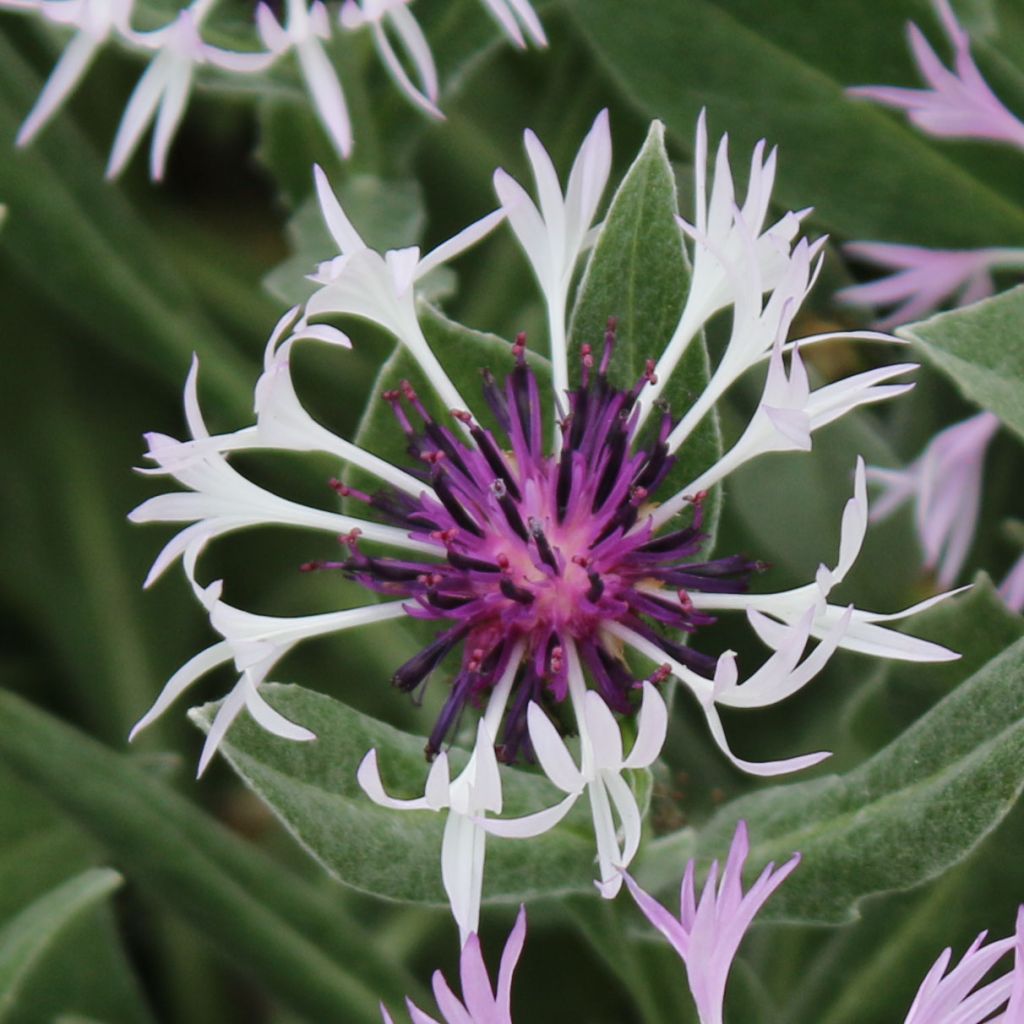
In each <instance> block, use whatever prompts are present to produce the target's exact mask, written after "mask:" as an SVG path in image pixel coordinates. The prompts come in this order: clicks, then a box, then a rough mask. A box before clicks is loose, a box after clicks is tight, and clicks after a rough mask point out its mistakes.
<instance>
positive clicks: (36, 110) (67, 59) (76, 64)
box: [15, 32, 100, 146]
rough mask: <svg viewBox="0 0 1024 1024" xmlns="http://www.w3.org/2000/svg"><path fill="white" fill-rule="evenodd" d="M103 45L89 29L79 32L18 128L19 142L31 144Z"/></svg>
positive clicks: (17, 139)
mask: <svg viewBox="0 0 1024 1024" xmlns="http://www.w3.org/2000/svg"><path fill="white" fill-rule="evenodd" d="M99 46H100V41H99V40H98V39H94V38H93V37H92V36H90V35H89V34H88V33H87V32H79V33H78V34H77V35H76V36H75V37H74V39H72V40H71V42H70V43H68V45H67V48H66V49H65V50H64V52H63V53H62V54H61V56H60V60H59V61H57V64H56V66H55V67H54V69H53V71H52V72H51V73H50V77H49V78H48V79H47V80H46V85H44V86H43V91H42V92H41V93H40V94H39V98H38V99H37V100H36V102H35V105H34V106H33V107H32V109H31V110H30V111H29V114H28V117H26V118H25V122H24V124H22V126H21V127H20V128H19V129H18V135H17V137H16V139H15V144H16V145H18V146H27V145H28V144H29V143H30V142H31V141H32V140H33V139H34V138H35V137H36V135H37V134H38V133H39V132H40V130H41V129H42V128H43V126H44V125H45V124H46V122H47V121H49V120H50V118H51V117H52V116H53V115H54V114H55V113H56V112H57V110H58V109H60V107H61V105H62V104H63V103H64V101H65V99H67V97H68V96H69V95H70V94H71V92H72V90H73V89H74V88H75V86H76V85H78V83H79V82H80V81H81V79H82V76H83V75H84V74H85V73H86V71H88V70H89V65H90V64H91V63H92V61H93V58H94V57H95V56H96V51H97V50H98V49H99Z"/></svg>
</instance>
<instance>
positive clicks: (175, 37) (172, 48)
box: [107, 0, 275, 181]
mask: <svg viewBox="0 0 1024 1024" xmlns="http://www.w3.org/2000/svg"><path fill="white" fill-rule="evenodd" d="M212 6H213V0H195V2H194V3H193V4H192V5H191V6H190V7H186V8H185V9H184V10H182V11H180V12H179V13H178V16H177V17H176V18H175V20H174V21H172V22H171V23H170V24H169V25H165V26H164V27H163V28H160V29H157V30H156V31H155V32H130V33H128V38H129V39H130V40H131V41H132V42H134V43H135V44H136V45H137V46H140V47H142V48H144V49H147V50H151V51H153V52H154V53H155V54H156V56H155V57H154V58H153V62H152V63H151V64H150V65H149V67H148V68H147V69H146V70H145V72H144V73H143V75H142V77H141V78H140V79H139V81H138V84H137V85H136V86H135V90H134V91H133V92H132V95H131V98H130V99H129V100H128V106H127V107H126V108H125V112H124V116H123V117H122V118H121V124H120V125H119V126H118V129H117V135H116V136H115V137H114V145H113V147H112V149H111V151H110V160H109V161H108V163H107V177H108V178H116V177H117V176H118V175H119V174H120V173H121V171H122V170H123V169H124V166H125V164H127V163H128V161H129V160H130V159H131V156H132V153H134V152H135V148H136V146H138V144H139V140H140V139H141V138H142V135H143V133H144V132H145V131H146V129H147V128H148V127H149V125H150V123H151V122H152V121H153V119H154V118H155V119H156V124H155V126H154V128H153V144H152V146H151V148H150V154H149V173H150V176H151V177H152V178H153V179H154V180H155V181H159V180H160V179H161V178H162V177H163V175H164V167H165V164H166V162H167V151H168V149H169V148H170V145H171V142H172V140H173V139H174V134H175V132H176V131H177V130H178V125H179V124H180V123H181V119H182V117H183V116H184V114H185V106H186V104H187V103H188V97H189V93H190V92H191V90H192V78H193V74H194V72H195V68H196V67H197V66H198V65H201V64H211V65H213V66H214V67H218V68H222V69H223V70H226V71H230V72H233V73H234V74H251V73H254V72H258V71H264V70H265V69H266V68H268V67H269V66H270V65H271V64H272V63H273V61H274V59H275V58H274V55H273V54H269V53H235V52H233V51H231V50H222V49H220V48H219V47H216V46H210V45H209V44H208V43H204V42H203V39H202V36H201V35H200V34H199V29H200V26H201V25H202V22H203V20H204V18H205V17H206V16H207V14H209V12H210V10H211V8H212Z"/></svg>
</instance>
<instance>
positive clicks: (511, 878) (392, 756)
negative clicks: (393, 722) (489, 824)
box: [192, 685, 593, 904]
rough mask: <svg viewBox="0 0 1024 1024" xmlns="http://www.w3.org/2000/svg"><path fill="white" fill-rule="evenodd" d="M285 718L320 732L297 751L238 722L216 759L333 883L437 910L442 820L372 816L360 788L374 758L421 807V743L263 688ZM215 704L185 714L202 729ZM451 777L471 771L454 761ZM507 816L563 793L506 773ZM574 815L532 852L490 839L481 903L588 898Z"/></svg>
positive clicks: (529, 845) (335, 708) (374, 811)
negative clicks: (360, 771) (366, 762)
mask: <svg viewBox="0 0 1024 1024" xmlns="http://www.w3.org/2000/svg"><path fill="white" fill-rule="evenodd" d="M262 692H263V693H265V694H266V695H267V696H268V697H269V699H270V701H271V703H272V704H273V705H274V706H275V707H276V708H277V709H278V710H279V711H280V712H281V713H282V714H283V715H285V716H286V717H287V718H290V719H291V720H293V721H296V722H301V723H302V724H303V725H304V726H306V728H308V729H311V730H312V731H313V732H314V733H316V736H317V739H316V740H315V741H314V742H311V743H293V742H289V741H287V740H282V739H280V738H278V737H276V736H273V735H271V734H269V733H267V732H264V731H263V730H261V729H260V728H259V727H258V726H256V725H255V724H254V723H252V722H251V721H249V720H248V719H245V720H242V721H239V722H238V723H236V724H235V725H234V726H233V728H232V730H231V732H230V734H229V735H228V737H227V739H226V740H225V741H224V743H223V744H222V745H221V748H220V749H221V750H222V751H223V753H224V754H225V755H226V757H227V758H228V760H229V761H230V763H231V765H232V767H233V768H234V769H235V771H236V772H238V774H239V775H240V776H241V777H242V779H243V780H244V781H245V782H246V784H247V785H249V786H251V787H252V789H254V790H255V791H256V792H257V793H258V794H259V795H260V797H261V798H262V799H263V800H265V801H266V802H267V803H268V804H269V805H270V806H271V808H272V809H273V810H274V813H275V814H276V815H277V816H278V817H279V818H280V819H281V821H282V822H283V823H284V825H285V827H286V828H287V829H288V830H289V831H290V832H291V833H292V834H293V835H294V836H295V837H296V838H297V839H298V840H299V842H300V843H302V845H303V846H304V847H305V848H306V849H307V850H308V851H309V852H310V853H311V854H312V855H313V856H314V857H316V859H317V860H318V861H319V862H320V863H321V864H322V865H323V866H324V867H325V868H326V869H327V870H328V871H329V872H330V873H331V874H332V875H333V876H334V877H335V878H337V879H339V880H340V881H342V882H345V883H347V884H348V885H351V886H353V887H355V888H357V889H361V890H363V891H365V892H370V893H374V894H377V895H380V896H386V897H389V898H391V899H399V900H408V901H416V902H424V903H435V904H439V903H443V902H444V901H445V897H444V891H443V889H442V887H441V871H440V850H441V833H442V830H443V828H444V819H445V817H446V816H445V815H444V814H436V813H434V812H432V811H408V812H403V813H399V812H395V811H393V810H390V809H388V808H384V807H378V806H377V805H376V804H374V803H373V802H372V801H371V800H370V798H369V797H367V796H366V794H365V793H363V791H362V789H361V788H360V787H359V784H358V782H357V781H356V769H357V768H358V767H359V763H360V762H361V761H362V759H363V757H364V756H365V755H366V753H367V752H368V751H369V750H370V749H376V750H377V754H378V764H379V765H380V768H381V773H382V775H383V776H384V780H385V785H386V786H387V788H388V789H389V791H390V792H393V793H395V794H396V795H399V796H404V797H415V796H421V795H422V793H423V784H424V781H425V779H426V774H427V765H426V763H425V761H424V757H423V747H424V744H425V740H424V739H423V738H421V737H417V736H411V735H409V734H408V733H403V732H400V731H399V730H397V729H395V728H393V727H392V726H390V725H386V724H385V723H383V722H379V721H377V720H376V719H373V718H370V717H368V716H366V715H363V714H360V713H359V712H358V711H354V710H353V709H352V708H350V707H348V706H347V705H345V704H342V703H341V702H339V701H336V700H333V699H332V698H330V697H326V696H324V695H322V694H318V693H314V692H312V691H311V690H304V689H302V688H301V687H298V686H281V685H269V686H264V687H263V689H262ZM216 709H217V706H216V705H206V706H205V707H203V708H198V709H196V710H194V711H193V712H192V714H193V717H194V719H195V720H196V722H197V723H198V724H199V725H200V726H202V727H203V728H206V727H208V725H209V723H210V721H211V720H212V717H213V715H214V714H215V713H216ZM449 757H450V761H451V765H452V775H453V777H454V775H455V774H456V773H457V772H458V771H460V770H461V768H462V766H463V765H464V764H465V762H466V760H467V755H466V753H465V751H462V750H459V749H457V748H454V749H452V750H451V751H450V753H449ZM503 792H504V800H505V809H504V813H505V815H507V816H510V817H514V816H518V815H520V814H525V813H529V812H531V811H536V810H540V809H542V808H544V807H549V806H551V805H552V804H553V803H555V802H556V801H557V800H558V799H559V798H560V794H559V793H558V792H557V791H556V790H555V789H554V788H553V787H552V786H551V785H550V783H548V781H547V780H546V779H544V778H543V777H542V776H539V775H529V774H527V773H525V772H522V771H516V770H513V769H503ZM580 812H581V813H580V814H573V815H572V816H571V819H570V823H568V824H563V825H562V826H560V827H558V828H557V829H555V830H553V831H551V832H548V833H546V834H545V835H543V836H541V837H539V838H536V839H531V840H529V841H528V842H519V841H514V840H501V839H492V840H491V841H490V842H489V843H488V846H487V873H486V878H485V882H484V899H485V900H486V901H498V902H519V901H522V900H527V899H533V898H536V897H538V896H550V895H555V894H560V893H568V892H589V891H591V889H592V882H591V875H592V869H591V861H592V860H593V840H592V839H591V838H590V836H589V833H588V830H587V827H586V825H585V824H582V825H581V824H580V820H579V819H580V816H581V814H582V809H580Z"/></svg>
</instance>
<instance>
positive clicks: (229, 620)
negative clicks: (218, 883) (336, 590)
mask: <svg viewBox="0 0 1024 1024" xmlns="http://www.w3.org/2000/svg"><path fill="white" fill-rule="evenodd" d="M197 554H198V552H197V551H196V550H195V549H193V550H192V551H191V552H189V553H188V555H187V556H186V558H187V561H188V562H190V563H191V564H190V565H189V567H188V574H189V577H190V579H192V580H193V586H194V589H195V591H196V594H197V596H198V597H199V599H200V600H201V601H202V602H203V604H204V605H205V607H206V608H207V610H208V611H209V613H210V624H211V625H212V626H213V628H214V629H215V630H217V632H218V633H220V634H221V636H222V637H223V638H224V639H223V640H221V641H219V642H218V643H215V644H213V645H212V646H211V647H208V648H206V650H204V651H200V652H199V654H197V655H195V656H194V657H193V658H191V659H190V660H189V661H187V662H186V663H185V664H184V665H182V667H181V668H180V669H178V671H177V672H175V673H174V675H173V676H171V678H170V679H169V680H168V681H167V683H166V685H165V686H164V688H163V690H162V691H161V692H160V695H159V696H158V697H157V699H156V700H155V701H154V703H153V706H152V707H151V708H150V709H149V710H148V711H147V712H146V714H145V715H143V716H142V718H140V719H139V721H138V722H136V724H135V726H134V727H133V728H132V731H131V735H130V736H129V739H134V738H135V737H136V736H137V735H138V734H139V733H140V732H141V731H142V730H143V729H145V728H146V727H147V726H148V725H150V724H151V723H152V722H154V721H155V720H156V719H157V718H159V717H160V715H162V714H163V713H164V712H165V711H166V710H167V709H168V708H169V707H170V706H171V704H173V703H174V702H175V701H176V700H177V699H178V698H179V697H180V696H181V695H182V694H183V693H184V692H185V691H186V690H187V689H188V688H189V687H190V686H191V685H192V684H193V683H194V682H196V680H198V679H200V678H201V677H202V676H204V675H205V674H206V673H207V672H209V671H211V670H212V669H214V668H217V667H219V666H220V665H224V664H227V663H228V662H231V661H233V662H234V665H235V668H236V669H237V671H238V672H239V673H240V676H239V679H238V682H237V683H235V685H234V686H233V687H232V689H231V690H230V691H229V692H228V693H227V695H226V696H225V698H224V700H223V701H222V703H221V706H220V708H219V709H218V711H217V714H216V716H215V717H214V720H213V722H212V724H211V725H210V730H209V732H208V733H207V736H206V742H205V743H204V744H203V751H202V754H201V755H200V758H199V767H198V770H197V772H196V774H197V776H199V775H202V774H203V772H204V771H206V767H207V765H209V763H210V760H211V758H212V757H213V755H214V754H215V753H216V752H217V748H218V747H219V746H220V743H221V741H222V740H223V739H224V736H225V735H226V733H227V731H228V728H229V727H230V725H231V723H232V722H233V721H234V720H235V718H237V717H238V714H239V712H240V711H241V710H242V709H243V708H246V709H247V710H248V712H249V714H250V715H252V717H253V719H254V720H255V721H256V722H257V723H258V724H259V725H260V727H261V728H263V729H266V730H267V732H270V733H273V734H274V735H275V736H280V737H282V738H283V739H287V740H299V741H303V740H312V739H315V738H316V737H315V736H314V734H313V733H312V732H310V731H309V730H308V729H306V728H305V727H304V726H302V725H299V724H297V723H295V722H291V721H289V720H288V719H287V718H285V717H284V716H283V715H282V714H280V712H278V711H275V710H274V708H272V707H271V706H270V705H269V704H268V703H267V702H266V701H265V700H264V699H263V697H262V696H261V695H260V692H259V687H260V684H262V683H264V682H265V681H266V679H267V676H268V675H269V673H270V672H271V671H273V669H274V667H275V666H276V665H277V663H278V662H279V661H280V660H281V659H282V658H283V657H284V656H285V655H286V654H287V653H288V652H289V651H290V650H291V649H292V648H293V647H294V646H295V645H296V644H298V643H300V642H301V641H303V640H308V639H310V638H311V637H317V636H326V635H328V634H331V633H338V632H342V631H343V630H346V629H355V628H357V627H359V626H366V625H370V624H371V623H375V622H385V621H387V620H388V619H395V618H402V617H404V616H405V614H406V612H405V609H404V608H403V607H402V603H401V602H400V601H392V602H390V603H387V604H375V605H368V606H366V607H363V608H351V609H348V610H346V611H341V612H328V613H326V614H323V615H304V616H299V617H296V618H276V617H274V616H269V615H253V614H252V613H251V612H246V611H242V610H241V609H240V608H235V607H233V606H232V605H229V604H226V603H225V602H224V601H222V600H221V599H220V594H221V589H222V585H221V581H220V580H217V581H215V582H213V583H211V584H210V585H209V586H208V587H200V586H199V585H198V584H195V582H194V562H195V557H196V555H197Z"/></svg>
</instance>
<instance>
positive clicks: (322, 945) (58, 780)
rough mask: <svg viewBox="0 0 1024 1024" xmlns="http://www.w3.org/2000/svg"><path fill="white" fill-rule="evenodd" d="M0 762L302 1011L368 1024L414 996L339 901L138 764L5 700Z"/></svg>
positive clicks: (0, 701)
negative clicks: (390, 1003) (391, 1003)
mask: <svg viewBox="0 0 1024 1024" xmlns="http://www.w3.org/2000/svg"><path fill="white" fill-rule="evenodd" d="M0 758H2V759H3V761H4V762H5V763H6V764H7V765H8V766H9V767H10V768H11V769H12V770H13V771H14V772H15V773H17V774H18V775H19V776H21V777H23V778H24V779H26V780H27V781H29V782H31V783H32V784H33V785H35V786H37V787H38V788H39V789H40V790H41V791H42V792H43V793H44V794H45V795H46V796H47V797H48V798H50V799H51V800H53V801H54V802H55V803H56V804H57V805H58V806H59V807H61V808H63V809H64V811H65V812H66V813H67V814H68V815H69V816H70V817H71V818H72V819H73V820H75V821H76V822H77V823H78V824H79V825H80V826H81V827H82V828H83V829H85V830H86V831H88V832H89V833H91V834H92V835H93V836H94V837H95V838H96V839H97V840H98V841H99V842H100V843H101V844H102V845H104V846H105V847H106V848H107V850H108V851H109V852H110V854H111V857H112V858H113V859H115V860H116V862H117V864H118V866H119V867H120V868H121V869H122V871H123V872H124V874H125V875H126V876H127V877H128V878H130V879H131V880H132V881H133V882H135V883H136V884H138V885H140V886H143V887H145V889H146V890H147V891H148V892H149V893H150V895H151V896H152V897H153V898H155V899H156V900H158V901H160V902H161V903H162V904H164V905H165V906H167V907H168V908H169V909H170V910H172V911H173V912H174V913H175V914H178V915H180V916H181V917H183V918H184V919H185V920H187V921H188V922H189V923H190V924H192V925H193V926H194V927H196V928H198V929H200V930H201V931H202V932H203V934H204V935H205V937H206V938H207V939H208V940H209V941H211V942H212V943H214V944H215V945H216V946H217V947H218V948H219V949H220V950H221V951H222V952H223V953H224V954H225V955H227V956H228V957H230V958H232V959H234V960H235V961H236V962H238V963H239V964H241V965H242V966H244V967H246V968H247V969H249V970H250V971H252V972H253V973H254V974H256V975H257V976H258V977H259V978H260V980H261V982H262V983H263V984H264V985H265V986H266V987H267V989H268V990H270V991H271V992H272V993H274V994H275V995H276V996H277V997H278V998H280V999H281V1000H282V1001H283V1002H285V1003H288V1004H289V1005H291V1006H292V1007H293V1008H294V1009H296V1011H298V1012H300V1013H302V1014H304V1015H306V1016H309V1017H310V1018H311V1019H313V1020H342V1019H348V1020H352V1021H354V1022H356V1021H358V1022H363V1021H365V1022H366V1024H371V1022H376V1021H378V1020H379V1013H378V1010H377V1000H378V999H379V998H381V997H386V998H389V999H395V1000H398V999H400V998H401V996H402V994H403V992H405V991H410V992H412V991H414V990H415V989H417V987H418V986H417V984H416V982H415V981H414V980H413V979H412V978H411V977H409V976H408V975H407V974H406V972H404V971H403V970H402V968H401V967H400V966H399V965H398V964H395V963H392V962H390V961H389V960H388V959H387V958H386V957H384V956H382V954H381V953H380V952H378V950H377V949H376V947H375V946H374V943H373V941H372V940H371V939H370V938H369V937H368V936H367V935H366V934H365V933H364V931H363V929H362V928H361V927H360V926H359V925H358V924H357V923H356V922H355V921H354V920H353V919H352V918H351V917H350V916H349V915H348V914H346V912H345V910H344V908H343V907H342V905H341V904H340V902H338V901H332V900H329V899H325V898H324V896H323V893H322V892H321V891H319V890H317V889H315V888H314V887H312V886H310V885H308V884H307V883H305V882H303V881H301V880H300V879H298V878H297V877H296V876H294V875H293V874H291V873H290V872H289V871H287V870H285V869H284V868H283V867H281V866H279V865H277V864H274V863H273V862H272V861H270V860H268V859H267V858H265V857H264V856H263V855H262V854H261V853H259V852H258V851H257V850H255V849H253V848H252V847H250V846H247V845H246V844H245V843H244V842H243V841H242V840H240V839H238V838H236V837H234V836H232V835H231V834H230V833H228V832H227V831H226V830H224V829H223V828H221V827H219V826H217V825H215V824H214V823H213V822H211V821H209V820H207V819H206V818H205V817H204V816H203V815H202V814H201V813H200V812H199V811H197V810H196V809H194V808H193V807H192V806H190V805H189V804H188V803H187V801H185V800H184V799H182V798H181V797H179V796H178V795H177V794H175V793H174V792H173V791H171V790H170V789H168V788H167V787H166V786H164V785H163V784H161V783H160V782H158V781H157V780H155V779H153V778H151V777H150V776H148V775H147V774H146V773H145V772H143V771H142V770H141V769H139V768H138V767H137V766H136V765H134V764H132V762H131V761H130V760H129V759H127V758H125V757H122V756H119V755H117V754H114V753H113V752H111V751H109V750H107V749H105V748H104V747H102V746H101V745H99V744H97V743H96V742H94V741H93V740H90V739H88V738H87V737H84V736H82V735H81V734H79V733H76V732H75V731H74V730H73V729H70V728H69V727H68V726H65V725H62V724H61V723H59V722H57V721H56V720H54V719H52V718H50V717H49V716H47V715H46V714H45V713H44V712H42V711H39V710H37V709H35V708H33V707H32V706H31V705H30V704H27V703H26V702H25V701H23V700H21V699H20V698H18V697H15V696H14V695H13V694H8V693H0ZM414 997H415V996H414Z"/></svg>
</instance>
